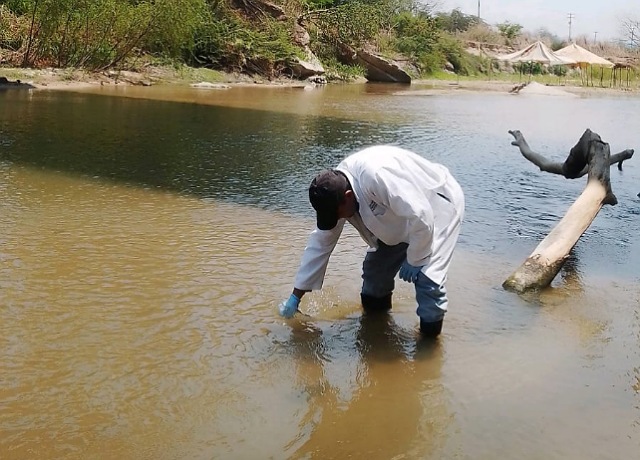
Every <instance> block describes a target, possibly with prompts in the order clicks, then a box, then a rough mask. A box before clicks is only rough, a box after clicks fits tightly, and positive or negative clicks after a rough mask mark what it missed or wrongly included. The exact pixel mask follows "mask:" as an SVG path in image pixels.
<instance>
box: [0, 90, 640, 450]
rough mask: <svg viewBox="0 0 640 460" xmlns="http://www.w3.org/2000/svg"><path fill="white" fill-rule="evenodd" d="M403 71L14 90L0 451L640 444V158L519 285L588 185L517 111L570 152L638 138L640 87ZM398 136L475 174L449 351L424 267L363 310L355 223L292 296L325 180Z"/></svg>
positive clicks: (469, 185)
mask: <svg viewBox="0 0 640 460" xmlns="http://www.w3.org/2000/svg"><path fill="white" fill-rule="evenodd" d="M388 88H389V87H378V86H369V85H362V86H351V87H344V88H343V87H333V88H325V89H324V90H322V91H318V92H313V91H312V92H308V91H305V92H302V91H299V90H286V91H284V92H282V91H280V92H278V91H274V90H266V89H264V88H262V89H261V90H263V91H262V92H255V90H250V89H244V90H243V91H242V92H241V93H240V94H238V93H236V92H232V91H229V92H215V93H203V92H197V91H194V90H186V89H185V90H184V91H182V90H181V91H179V92H176V93H175V94H174V96H175V98H176V99H181V98H184V99H183V100H184V101H185V103H180V104H175V103H170V102H157V101H153V100H142V99H136V97H137V96H140V95H142V94H141V93H142V91H143V90H142V89H133V88H132V89H127V94H126V95H127V96H131V98H112V97H105V95H104V94H101V95H100V96H98V95H89V94H80V93H77V94H76V93H69V94H65V93H62V94H61V93H55V92H52V93H49V92H33V93H28V92H5V93H0V228H1V229H2V232H0V347H2V349H3V350H4V353H3V354H2V357H1V358H0V401H2V403H0V404H1V407H2V410H1V411H0V458H3V459H4V458H8V459H24V458H51V459H54V458H55V459H75V458H82V459H85V458H97V457H99V458H118V459H122V458H132V459H133V458H136V459H137V458H154V459H156V458H166V459H169V458H194V459H196V458H202V459H205V458H206V459H209V458H284V457H286V458H323V459H324V458H347V457H357V458H359V457H365V456H366V457H367V458H487V459H490V458H491V459H492V458H504V457H509V458H541V457H544V458H562V459H567V458H569V459H583V458H598V459H601V458H605V459H606V458H611V459H619V458H633V457H634V456H635V455H636V453H637V452H638V449H639V448H640V408H639V407H640V372H639V371H638V369H640V352H639V351H638V350H640V348H639V347H638V344H639V343H640V308H639V307H640V304H639V302H640V291H639V289H638V287H637V284H636V283H637V280H638V273H639V270H638V269H639V266H638V263H639V262H638V260H640V259H639V258H638V256H639V254H638V251H639V243H638V242H637V241H636V239H634V235H635V234H636V233H637V217H638V211H637V208H638V203H639V201H638V199H637V198H636V197H635V195H636V194H637V192H638V190H637V184H638V183H640V181H638V170H639V168H637V167H636V166H634V160H631V161H629V162H627V163H625V169H624V171H622V172H619V171H617V170H612V181H613V187H614V191H615V192H616V194H617V195H618V198H619V200H620V204H619V205H618V206H615V207H607V208H604V209H603V210H602V211H601V213H600V215H599V216H598V218H597V219H596V220H595V222H594V223H593V225H592V227H591V228H590V229H589V231H588V232H587V234H585V235H584V237H583V238H582V239H581V241H580V242H579V243H578V245H577V246H576V248H575V249H574V251H573V252H572V255H571V258H570V259H569V260H568V261H567V263H566V264H565V266H564V268H563V271H562V272H561V273H560V276H559V277H558V278H557V279H556V280H555V281H554V284H553V286H552V287H551V288H550V289H548V290H546V291H544V292H543V293H541V294H540V295H535V296H529V297H518V296H515V295H513V294H511V293H507V292H505V291H503V290H502V289H501V288H500V285H501V283H502V281H503V280H504V278H505V277H506V276H508V274H509V273H510V272H511V271H512V270H513V269H514V268H515V267H516V266H517V265H519V264H520V263H521V261H522V260H523V259H524V258H525V257H526V256H527V255H528V254H529V253H530V252H531V250H532V249H533V248H534V247H535V245H536V244H537V242H538V241H539V240H540V238H542V237H543V236H544V235H545V234H546V233H547V232H548V230H549V229H550V228H551V227H552V226H553V225H554V223H555V222H557V220H558V219H559V218H560V217H561V216H562V215H563V213H564V211H565V210H566V208H567V207H568V206H569V204H570V203H571V202H572V201H573V199H574V198H575V196H576V195H577V194H578V193H579V192H580V190H581V189H582V187H583V186H584V182H582V181H567V180H564V179H562V178H559V177H556V176H551V175H548V174H542V173H540V172H538V171H536V170H535V168H534V167H533V165H531V164H529V163H527V162H526V161H525V160H523V159H522V157H521V156H520V154H519V153H518V151H517V149H516V148H515V147H511V146H510V145H509V142H510V141H511V139H510V138H509V135H508V134H507V130H508V129H521V130H522V131H523V132H524V134H525V135H526V136H527V138H528V140H529V142H530V144H531V145H532V147H533V148H534V149H537V150H539V151H540V152H541V153H545V154H547V155H549V156H556V157H557V158H558V159H561V158H562V157H563V156H564V155H565V154H566V152H567V151H568V149H569V148H570V147H571V146H572V145H573V144H574V143H575V141H576V140H577V138H578V137H579V135H580V134H581V133H582V131H583V130H584V128H586V127H587V126H584V118H585V117H587V115H588V119H589V120H590V126H588V127H590V128H592V129H593V130H594V131H597V132H599V133H600V134H601V135H602V137H603V138H604V139H605V140H608V141H609V142H610V143H611V144H612V150H615V151H617V150H622V149H623V148H627V147H636V146H635V145H634V142H636V139H634V136H635V130H634V129H631V128H630V127H631V126H636V125H637V123H638V121H639V120H637V119H636V118H637V113H640V112H638V111H636V110H635V109H636V108H637V107H636V106H637V101H636V100H633V99H632V100H624V99H615V100H606V99H573V98H572V99H571V101H570V102H569V101H564V102H563V101H562V100H561V99H558V98H553V102H552V100H551V99H545V98H537V99H535V98H516V97H510V96H503V95H499V94H493V95H479V94H453V95H446V96H437V95H436V96H434V95H429V96H412V95H411V94H410V93H409V92H408V91H407V90H406V89H402V88H396V87H391V89H388ZM154 90H155V89H154ZM118 91H120V90H118ZM296 91H298V92H296ZM100 92H101V93H104V91H103V90H100ZM283 95H284V96H283ZM170 96H171V95H170V94H167V95H166V97H167V98H169V97H170ZM154 97H161V95H155V96H154ZM186 98H191V99H192V100H193V101H194V102H199V103H202V104H197V105H196V104H192V103H186V102H188V101H190V100H189V99H186ZM216 98H220V100H218V99H216ZM225 105H229V106H230V108H225V107H224V106H225ZM365 109H366V110H365ZM574 113H581V114H585V115H584V116H583V117H575V116H574ZM614 113H625V114H627V115H628V116H627V117H626V118H622V119H621V118H620V117H619V116H617V115H616V117H613V116H612V114H614ZM634 117H635V118H634ZM614 118H615V119H614ZM376 142H390V143H398V144H401V145H404V146H407V147H409V148H414V149H415V150H417V151H418V152H420V153H421V154H424V155H427V156H429V157H431V158H434V159H436V160H438V161H442V162H444V163H445V164H447V165H448V166H449V167H450V168H451V169H452V170H453V171H454V173H455V174H456V175H457V177H459V179H460V182H461V183H462V184H463V187H464V188H465V190H466V193H467V202H468V203H469V204H468V212H467V216H468V218H467V222H466V223H465V226H464V228H463V233H462V235H461V244H460V251H459V252H458V253H457V254H456V257H455V260H454V264H453V267H452V271H451V274H450V281H449V290H450V292H451V307H450V313H449V314H448V317H447V319H446V322H445V329H444V334H443V337H442V339H441V340H440V341H439V342H438V343H437V344H436V345H434V344H429V343H425V342H422V341H421V340H420V339H419V337H418V334H417V317H416V316H415V313H414V309H415V307H414V300H413V292H412V289H411V288H410V286H408V285H407V284H405V283H400V284H399V285H398V289H397V292H396V294H395V296H394V309H393V311H392V313H391V314H390V315H384V316H380V317H376V316H373V317H367V316H362V315H361V313H360V307H359V303H358V302H359V295H358V292H359V290H358V287H359V283H360V282H361V279H360V265H361V263H362V256H363V253H364V250H365V248H364V244H363V243H362V241H361V240H360V239H359V238H358V236H357V234H356V233H355V232H354V231H352V230H350V229H349V230H347V231H346V234H345V236H344V238H343V240H342V241H341V242H340V243H339V248H338V252H337V253H335V254H334V256H332V259H331V266H330V270H329V273H328V277H327V280H326V283H325V286H326V288H325V289H324V290H323V291H321V292H317V293H312V294H311V295H309V296H307V297H305V299H304V301H303V305H302V308H303V310H305V311H306V312H307V313H308V314H309V316H308V317H299V318H297V319H294V320H291V321H283V320H281V319H280V318H278V317H277V314H276V304H277V302H278V301H279V300H280V299H282V298H284V297H285V296H286V295H287V294H288V292H289V291H290V288H291V286H290V283H291V280H292V278H293V274H294V272H295V270H296V268H297V265H298V261H299V256H300V253H301V251H302V248H303V247H304V244H305V241H306V238H307V231H308V230H309V229H310V228H311V227H312V225H313V219H312V215H311V212H310V209H309V206H308V205H307V203H306V196H305V188H306V185H307V183H308V181H309V178H310V177H311V176H312V175H313V174H314V173H315V171H316V170H317V169H319V168H321V167H325V166H328V165H333V164H335V163H336V162H337V161H338V160H339V159H341V158H342V157H343V156H344V155H345V154H346V153H347V152H348V151H350V150H351V149H354V148H357V147H358V146H360V145H364V144H368V143H376Z"/></svg>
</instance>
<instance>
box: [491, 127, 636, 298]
mask: <svg viewBox="0 0 640 460" xmlns="http://www.w3.org/2000/svg"><path fill="white" fill-rule="evenodd" d="M509 133H510V134H512V135H513V137H514V138H515V141H513V142H512V145H515V146H517V147H519V148H520V152H521V153H522V155H523V156H524V157H525V158H526V159H527V160H529V161H530V162H532V163H534V164H535V165H537V166H538V167H539V168H540V170H541V171H545V172H550V173H553V174H560V175H562V176H564V177H566V178H568V179H573V178H577V177H581V176H583V175H584V174H587V175H588V180H587V186H586V187H585V189H584V190H583V192H582V194H581V195H580V196H579V197H578V198H577V199H576V201H575V202H574V203H573V204H572V205H571V207H570V208H569V209H568V210H567V213H566V214H565V216H564V217H563V218H562V219H561V220H560V222H559V223H558V224H557V225H556V227H555V228H554V229H553V230H552V231H551V232H550V233H549V234H548V235H547V236H546V237H545V238H544V240H542V242H541V243H540V244H539V245H538V247H537V248H536V249H535V250H534V251H533V253H531V255H530V256H529V257H528V258H527V260H525V261H524V263H523V264H522V265H521V266H520V267H519V268H518V269H517V270H516V271H515V272H514V273H513V274H512V275H511V276H510V277H509V278H508V279H507V280H506V281H505V282H504V283H503V284H502V286H503V287H504V288H505V289H508V290H512V291H516V292H519V293H522V292H526V291H530V290H536V289H541V288H544V287H546V286H548V285H549V284H551V281H553V279H554V278H555V276H556V275H557V274H558V272H559V271H560V269H561V268H562V265H563V264H564V262H565V261H566V260H567V258H568V257H569V252H570V251H571V249H572V248H573V247H574V246H575V244H576V243H577V242H578V239H579V238H580V237H581V236H582V234H583V233H584V232H585V231H586V230H587V228H588V227H589V225H591V222H593V219H594V218H595V217H596V215H597V214H598V211H600V208H602V206H603V205H605V204H610V205H615V204H616V203H617V202H618V200H617V199H616V196H615V195H614V194H613V191H612V190H611V182H610V179H609V171H610V166H611V165H612V164H614V163H616V162H617V163H618V164H619V163H621V162H622V161H623V160H625V159H628V158H631V156H632V155H633V150H632V149H628V150H625V151H623V152H620V153H619V154H616V155H613V156H612V155H611V154H610V149H609V144H607V143H606V142H603V141H602V139H601V138H600V136H599V135H598V134H596V133H594V132H592V131H591V130H589V129H587V130H586V131H585V132H584V134H583V135H582V137H580V140H579V141H578V143H577V144H576V145H575V146H574V147H573V148H572V149H571V151H570V152H569V155H568V156H567V159H566V160H565V161H564V163H557V162H552V161H549V160H547V159H546V158H545V157H544V156H542V155H540V154H538V153H536V152H534V151H533V150H531V148H530V147H529V145H528V144H527V142H526V141H525V139H524V136H523V135H522V133H521V132H520V131H509ZM614 157H615V158H614Z"/></svg>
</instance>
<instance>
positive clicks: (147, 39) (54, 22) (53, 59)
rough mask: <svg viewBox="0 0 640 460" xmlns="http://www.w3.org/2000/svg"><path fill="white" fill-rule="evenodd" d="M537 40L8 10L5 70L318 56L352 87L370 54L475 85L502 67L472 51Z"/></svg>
mask: <svg viewBox="0 0 640 460" xmlns="http://www.w3.org/2000/svg"><path fill="white" fill-rule="evenodd" d="M632 26H635V23H634V22H629V27H632ZM301 31H302V32H301ZM305 34H306V40H305V37H304V35H305ZM538 36H539V39H543V40H544V41H545V42H546V43H547V44H550V45H552V47H553V48H554V49H557V48H559V47H560V46H562V45H563V42H562V40H560V39H559V38H558V37H556V36H554V35H553V34H550V33H549V32H548V31H546V30H544V29H541V30H540V31H538ZM301 37H302V38H301ZM532 38H533V36H531V35H530V34H525V33H523V31H522V26H520V25H519V24H512V23H509V22H505V23H502V24H498V25H497V27H495V28H494V27H491V26H489V25H488V24H486V23H485V22H483V21H482V20H481V19H479V18H478V17H477V16H473V15H467V14H464V13H462V12H461V11H460V10H459V9H454V10H453V11H451V12H449V13H444V12H438V13H434V12H433V3H431V2H430V1H427V2H426V3H425V2H424V1H419V0H0V62H4V63H8V64H11V65H14V66H22V67H36V68H37V67H57V68H82V69H88V70H103V69H122V68H131V67H132V62H135V60H136V59H139V58H140V57H141V56H145V57H153V58H155V59H159V60H164V61H169V62H172V63H174V64H175V66H176V67H177V68H180V67H181V66H184V65H188V66H192V67H198V68H206V69H211V70H219V71H226V72H229V71H232V72H238V73H244V74H250V75H256V74H257V75H261V76H264V77H268V78H275V77H278V76H280V75H287V74H288V72H290V69H291V66H292V64H293V63H295V62H296V61H298V60H300V59H306V57H307V56H308V52H309V51H311V52H313V53H314V54H315V56H317V57H318V58H319V59H320V61H321V62H322V64H323V66H324V67H325V69H326V70H327V74H328V75H329V76H335V77H336V78H344V79H349V78H354V77H356V76H360V75H363V73H364V69H362V68H361V67H359V66H358V65H357V64H355V63H354V60H353V59H349V54H351V55H353V50H354V49H366V50H369V51H373V52H376V53H378V54H380V55H383V56H386V57H390V58H397V57H402V58H403V60H405V61H408V62H409V63H410V65H409V68H410V69H412V73H417V75H416V76H417V77H421V76H426V75H433V74H441V73H442V72H443V71H447V72H450V73H455V74H456V75H458V76H474V75H482V74H486V73H488V72H491V71H492V64H491V63H490V61H489V60H488V59H487V58H483V57H482V53H469V52H468V51H467V46H469V44H470V43H484V44H486V43H491V44H493V45H495V46H520V45H521V42H522V41H524V40H530V39H532ZM534 71H535V70H534V69H531V72H532V73H533V72H534ZM541 71H542V70H541ZM553 72H554V73H555V74H556V75H558V74H559V73H560V72H562V70H553Z"/></svg>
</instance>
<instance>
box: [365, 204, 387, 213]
mask: <svg viewBox="0 0 640 460" xmlns="http://www.w3.org/2000/svg"><path fill="white" fill-rule="evenodd" d="M369 209H371V212H372V213H373V215H374V216H381V215H383V214H384V212H385V211H386V209H385V207H384V206H382V205H381V204H378V203H376V202H375V201H372V202H371V203H369Z"/></svg>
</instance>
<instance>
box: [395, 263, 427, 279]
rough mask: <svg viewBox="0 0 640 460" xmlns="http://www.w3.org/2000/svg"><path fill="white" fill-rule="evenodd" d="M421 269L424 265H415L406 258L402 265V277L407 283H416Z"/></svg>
mask: <svg viewBox="0 0 640 460" xmlns="http://www.w3.org/2000/svg"><path fill="white" fill-rule="evenodd" d="M420 271H422V267H414V266H413V265H411V264H410V263H409V262H407V261H406V260H405V261H404V262H403V263H402V267H400V279H401V280H403V281H406V282H407V283H415V282H416V281H418V275H419V274H420Z"/></svg>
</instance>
